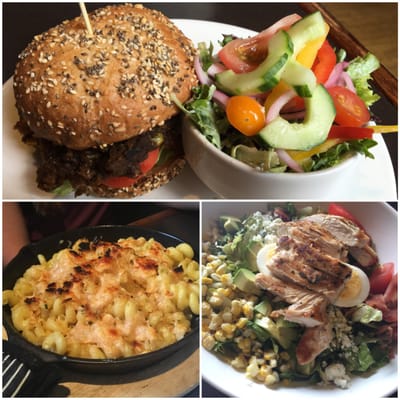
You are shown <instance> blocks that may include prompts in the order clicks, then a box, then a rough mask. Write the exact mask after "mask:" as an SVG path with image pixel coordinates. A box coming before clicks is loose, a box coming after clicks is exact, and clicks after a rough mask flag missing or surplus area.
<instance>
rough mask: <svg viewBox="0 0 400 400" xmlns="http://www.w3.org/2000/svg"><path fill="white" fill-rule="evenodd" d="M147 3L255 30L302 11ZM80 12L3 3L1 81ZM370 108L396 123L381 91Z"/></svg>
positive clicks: (295, 7) (390, 139) (172, 13)
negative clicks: (40, 37)
mask: <svg viewBox="0 0 400 400" xmlns="http://www.w3.org/2000/svg"><path fill="white" fill-rule="evenodd" d="M104 4H109V3H87V4H86V7H87V9H88V11H91V10H93V9H96V8H98V7H100V6H102V5H104ZM146 6H147V7H149V8H155V9H158V10H160V11H161V12H163V13H164V14H166V15H167V16H168V17H170V18H184V19H201V20H210V21H216V22H223V23H227V24H232V25H238V26H242V27H245V28H248V29H252V30H255V31H260V30H262V29H263V28H265V27H266V26H268V25H269V24H271V23H273V22H274V21H276V20H277V19H279V18H281V17H283V16H285V15H287V14H290V13H293V12H297V13H299V14H304V11H303V8H302V7H301V6H300V4H299V3H146ZM343 7H346V9H348V13H346V14H351V12H354V13H357V16H358V17H359V14H360V12H362V11H360V9H359V8H358V9H354V10H353V9H352V5H351V3H349V4H343ZM79 14H80V9H79V5H78V3H19V2H18V3H5V4H4V3H3V33H4V34H3V83H4V82H5V81H7V80H8V79H9V78H10V77H11V76H12V74H13V71H14V67H15V64H16V61H17V57H18V54H19V53H20V52H21V51H22V50H23V49H24V48H25V46H26V45H27V44H28V43H29V42H30V41H31V40H32V38H33V36H34V35H36V34H39V33H41V32H43V31H45V30H47V29H49V28H50V27H52V26H54V25H56V24H57V23H60V22H62V21H63V20H65V19H69V18H73V17H76V16H77V15H79ZM382 18H384V16H381V18H379V16H377V18H376V20H377V21H376V26H372V24H371V23H369V24H368V26H366V27H365V29H366V30H370V31H374V30H375V31H379V29H380V28H379V26H380V25H381V23H382V21H381V19H382ZM347 30H349V31H350V33H352V32H351V29H350V28H348V27H347ZM227 33H229V32H227ZM393 37H397V26H393V35H392V36H391V37H390V38H388V41H392V42H393V46H395V48H396V51H397V43H396V41H395V40H393ZM364 46H365V44H364ZM396 55H397V54H396ZM392 56H394V55H392ZM396 82H397V81H396ZM372 111H373V112H374V113H375V114H376V115H377V116H378V117H379V123H381V124H391V125H392V124H397V121H398V118H397V115H398V114H397V106H395V105H393V104H392V103H391V102H390V101H388V100H387V99H386V98H385V96H384V95H383V98H382V100H381V101H380V102H379V104H377V105H376V106H374V108H373V110H372ZM384 140H385V142H386V144H387V147H388V150H389V153H390V156H391V159H392V162H393V166H394V169H395V174H396V180H397V150H398V146H397V143H398V141H397V134H390V135H385V136H384Z"/></svg>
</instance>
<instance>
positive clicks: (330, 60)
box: [311, 40, 336, 83]
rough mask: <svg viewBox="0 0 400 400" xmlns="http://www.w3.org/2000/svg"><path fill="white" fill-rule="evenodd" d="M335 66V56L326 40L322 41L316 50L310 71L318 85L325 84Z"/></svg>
mask: <svg viewBox="0 0 400 400" xmlns="http://www.w3.org/2000/svg"><path fill="white" fill-rule="evenodd" d="M335 65H336V54H335V51H334V50H333V48H332V46H331V45H330V44H329V42H328V41H327V40H325V41H324V43H323V44H322V46H321V47H320V49H319V50H318V53H317V57H316V59H315V61H314V64H313V66H312V68H311V69H312V70H313V72H314V74H315V77H316V78H317V82H318V83H325V82H326V81H327V80H328V78H329V75H330V74H331V72H332V70H333V68H334V66H335Z"/></svg>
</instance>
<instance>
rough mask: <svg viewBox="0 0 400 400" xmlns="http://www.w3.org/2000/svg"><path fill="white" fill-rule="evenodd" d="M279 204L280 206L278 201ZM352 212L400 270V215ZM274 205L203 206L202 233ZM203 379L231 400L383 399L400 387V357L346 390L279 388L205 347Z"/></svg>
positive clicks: (361, 206) (364, 207) (374, 208)
mask: <svg viewBox="0 0 400 400" xmlns="http://www.w3.org/2000/svg"><path fill="white" fill-rule="evenodd" d="M273 204H278V202H273ZM294 204H295V205H296V206H298V207H304V206H309V205H312V206H317V207H319V208H320V209H322V210H326V209H327V207H328V204H329V203H327V202H318V203H314V202H295V203H294ZM339 204H340V205H342V206H343V207H345V208H346V209H347V210H348V211H349V212H351V213H352V214H353V215H354V216H355V217H356V218H357V219H358V221H360V223H361V224H362V225H363V226H364V228H365V230H366V231H367V232H368V234H369V235H370V236H371V237H372V240H373V242H374V244H375V246H376V251H377V254H378V257H379V261H380V262H381V263H385V262H394V263H395V268H396V270H398V265H397V260H398V250H397V247H398V233H397V212H396V211H395V210H394V209H393V208H392V207H390V206H389V205H387V204H386V203H376V202H362V203H361V202H350V203H339ZM267 205H268V202H265V201H264V202H255V201H253V202H242V201H231V202H229V201H218V202H216V201H208V202H204V201H203V203H202V231H203V237H206V235H207V231H209V229H210V227H211V226H212V223H213V221H215V219H216V218H218V216H220V215H232V216H237V217H243V216H245V215H249V214H250V213H252V212H254V211H257V210H259V211H266V210H267ZM201 362H202V368H201V369H202V375H203V378H204V379H206V381H208V382H210V383H211V384H212V385H213V386H215V387H217V388H218V389H220V390H221V391H223V392H224V393H225V394H226V395H227V396H228V397H239V398H246V399H257V398H274V399H277V398H279V400H286V399H287V400H291V399H294V398H296V399H297V400H314V399H322V398H323V399H337V398H340V399H362V398H366V399H377V398H380V397H385V396H388V395H390V394H392V393H393V391H394V390H396V388H397V386H398V375H397V364H398V357H396V358H395V359H393V360H391V361H390V363H389V364H386V365H385V366H384V367H382V368H381V369H379V370H377V371H376V372H375V373H371V374H370V375H362V376H354V377H353V378H352V380H351V383H350V387H349V388H348V389H346V390H343V389H339V388H334V387H321V386H318V385H316V386H311V385H304V386H301V387H296V388H290V387H285V386H284V385H282V386H280V387H279V388H277V389H272V388H268V387H266V386H265V385H263V384H260V383H256V382H253V381H251V380H249V379H248V378H247V377H246V376H245V374H244V373H242V372H239V371H237V370H235V369H233V368H232V367H231V366H230V365H228V364H227V363H224V362H223V361H221V360H220V359H218V358H217V357H215V356H214V355H213V354H211V353H210V352H208V351H206V350H205V349H204V348H202V349H201Z"/></svg>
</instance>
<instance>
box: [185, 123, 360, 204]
mask: <svg viewBox="0 0 400 400" xmlns="http://www.w3.org/2000/svg"><path fill="white" fill-rule="evenodd" d="M182 136H183V146H184V150H185V154H186V160H187V162H188V164H189V165H190V166H191V168H192V169H193V171H194V172H195V173H196V175H197V176H198V177H199V178H200V179H201V180H202V181H203V182H204V183H205V184H206V185H207V186H208V187H209V188H210V189H211V190H212V191H213V192H215V193H216V194H217V195H218V196H220V197H222V198H227V199H245V198H246V199H262V198H268V199H289V198H290V199H316V198H320V197H321V195H322V194H323V195H324V196H323V197H329V195H330V194H331V195H332V196H334V195H335V193H336V192H337V191H338V189H339V188H340V187H341V186H342V185H343V184H344V182H347V181H349V180H350V181H351V180H352V179H354V178H355V176H356V174H357V170H358V168H357V166H358V164H359V161H360V159H361V156H360V155H358V154H355V155H353V156H351V157H349V158H348V159H346V160H344V161H342V162H341V163H339V164H337V165H335V166H333V167H330V168H326V169H324V170H321V171H314V172H262V171H258V170H256V169H255V168H253V167H251V166H249V165H247V164H245V163H243V162H241V161H239V160H236V159H235V158H233V157H230V156H229V155H228V154H226V153H224V152H223V151H221V150H218V149H217V148H216V147H215V146H213V145H212V144H211V143H210V142H209V141H208V140H207V139H206V137H205V136H204V135H203V134H202V133H201V132H200V131H199V129H197V127H196V126H195V125H194V124H193V123H192V122H191V121H190V120H189V118H184V120H183V135H182Z"/></svg>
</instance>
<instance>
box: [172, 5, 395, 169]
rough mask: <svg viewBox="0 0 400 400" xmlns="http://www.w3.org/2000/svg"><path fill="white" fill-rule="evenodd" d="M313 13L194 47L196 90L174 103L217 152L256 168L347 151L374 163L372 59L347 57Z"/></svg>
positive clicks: (322, 161) (332, 157)
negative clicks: (251, 33)
mask: <svg viewBox="0 0 400 400" xmlns="http://www.w3.org/2000/svg"><path fill="white" fill-rule="evenodd" d="M328 33H329V26H328V24H327V23H326V22H325V21H324V19H323V17H322V15H321V13H320V12H319V11H318V12H315V13H313V14H310V15H307V16H305V17H301V16H300V15H298V14H291V15H289V16H287V17H284V18H282V19H281V20H279V21H277V22H276V23H275V24H273V25H272V26H270V27H268V28H266V29H265V30H263V31H262V32H261V33H259V34H257V35H255V36H253V37H250V38H237V37H234V36H232V35H223V38H222V40H221V41H220V42H219V43H218V45H219V46H220V49H219V50H218V51H217V52H215V51H214V50H215V48H216V47H217V45H214V44H213V43H210V44H207V43H204V42H203V43H199V45H198V50H199V55H198V56H197V58H196V60H195V67H196V72H197V75H198V78H199V82H200V84H199V86H197V87H196V88H194V89H193V97H192V99H191V100H190V101H188V102H187V103H185V104H181V103H179V102H178V101H175V102H176V103H177V105H178V106H179V107H180V108H181V109H182V110H183V111H184V113H186V115H187V116H188V117H189V118H190V119H191V120H192V121H193V123H194V124H195V125H196V127H197V128H198V129H199V130H200V131H201V133H202V134H203V135H204V136H205V137H206V138H207V139H208V140H209V141H210V143H212V144H213V145H214V146H215V147H217V148H218V149H220V150H222V151H224V152H225V153H227V154H228V155H230V156H231V157H234V158H235V159H237V160H240V161H242V162H244V163H247V164H249V165H251V166H252V167H254V168H256V169H257V170H260V171H264V172H265V171H270V172H308V171H317V170H321V169H324V168H328V167H331V166H333V165H335V164H337V163H340V162H341V161H342V160H343V159H345V158H347V157H349V156H351V155H353V154H354V153H360V154H363V155H364V156H366V157H370V158H374V156H373V154H372V153H371V152H370V149H371V147H373V146H375V145H376V144H377V142H376V141H375V140H374V139H373V134H374V132H381V133H383V132H385V131H396V129H397V128H396V127H390V126H389V127H382V126H376V125H375V126H374V125H373V124H370V121H371V120H373V119H374V116H373V115H372V114H371V112H370V107H371V106H372V105H373V104H374V103H375V102H376V101H378V100H379V95H377V94H376V93H374V92H373V90H372V88H371V86H370V80H371V79H372V77H371V73H372V72H373V71H375V70H376V69H378V68H379V61H378V59H377V58H376V57H375V56H374V55H373V54H371V53H368V54H367V55H366V56H365V57H357V58H355V59H353V60H350V61H347V60H346V52H345V51H344V50H343V49H335V48H334V47H333V46H332V45H331V44H330V43H329V41H328V40H327V36H328Z"/></svg>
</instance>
